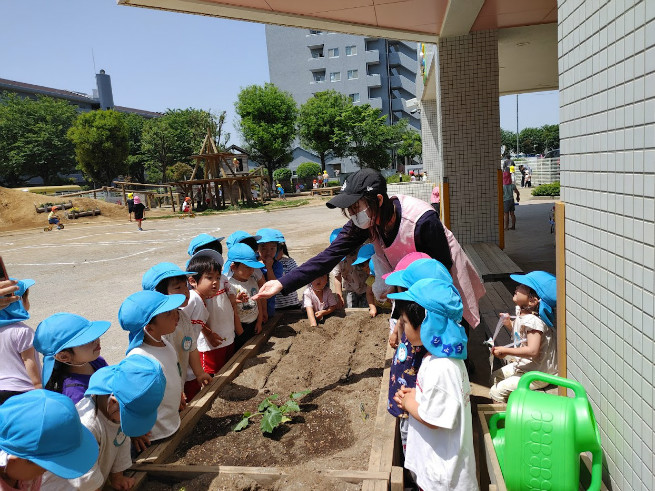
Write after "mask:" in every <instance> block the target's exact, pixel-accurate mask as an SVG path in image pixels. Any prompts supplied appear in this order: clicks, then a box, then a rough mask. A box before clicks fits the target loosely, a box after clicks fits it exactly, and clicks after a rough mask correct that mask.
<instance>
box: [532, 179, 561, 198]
mask: <svg viewBox="0 0 655 491" xmlns="http://www.w3.org/2000/svg"><path fill="white" fill-rule="evenodd" d="M532 196H559V181H555V182H553V183H551V184H541V185H540V186H537V187H536V188H534V189H533V190H532Z"/></svg>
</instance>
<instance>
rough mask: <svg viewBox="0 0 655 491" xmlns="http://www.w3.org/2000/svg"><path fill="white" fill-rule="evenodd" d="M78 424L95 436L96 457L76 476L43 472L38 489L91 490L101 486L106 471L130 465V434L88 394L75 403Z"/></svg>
mask: <svg viewBox="0 0 655 491" xmlns="http://www.w3.org/2000/svg"><path fill="white" fill-rule="evenodd" d="M75 408H76V409H77V413H78V414H79V415H80V420H81V421H82V424H83V425H84V426H86V427H87V428H88V429H89V431H91V433H93V436H94V437H95V438H96V441H97V442H98V447H99V453H98V460H97V462H96V463H95V464H93V467H91V469H89V471H88V472H87V473H86V474H84V475H83V476H82V477H78V478H77V479H68V480H67V479H64V478H62V477H59V476H56V475H55V474H52V473H50V472H46V473H45V474H44V475H43V481H42V483H41V490H42V491H73V490H81V491H95V490H96V489H101V488H102V486H103V484H104V483H105V481H106V480H107V479H108V478H109V474H113V473H115V472H123V471H125V470H127V469H129V468H130V467H131V466H132V457H131V455H130V437H129V436H127V435H125V433H123V432H122V431H121V425H120V423H114V422H113V421H110V420H109V419H107V417H106V416H105V415H104V414H103V413H102V412H101V411H100V410H99V409H97V408H96V404H95V402H94V400H93V398H92V397H83V398H82V399H80V401H79V402H78V403H77V404H76V405H75Z"/></svg>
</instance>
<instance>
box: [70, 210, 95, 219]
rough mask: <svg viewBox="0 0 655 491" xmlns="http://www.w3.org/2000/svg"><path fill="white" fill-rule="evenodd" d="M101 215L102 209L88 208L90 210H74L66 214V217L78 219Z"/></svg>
mask: <svg viewBox="0 0 655 491" xmlns="http://www.w3.org/2000/svg"><path fill="white" fill-rule="evenodd" d="M96 215H100V210H98V209H95V210H88V211H73V212H70V213H67V214H66V217H67V218H69V219H76V218H79V217H94V216H96Z"/></svg>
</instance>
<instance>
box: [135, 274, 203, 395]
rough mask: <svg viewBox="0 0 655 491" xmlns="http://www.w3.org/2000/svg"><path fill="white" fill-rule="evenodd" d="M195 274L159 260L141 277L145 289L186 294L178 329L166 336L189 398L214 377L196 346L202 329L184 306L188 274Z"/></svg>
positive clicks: (185, 303) (185, 392)
mask: <svg viewBox="0 0 655 491" xmlns="http://www.w3.org/2000/svg"><path fill="white" fill-rule="evenodd" d="M192 274H194V273H185V272H184V271H182V270H181V269H180V268H178V267H177V266H176V265H175V264H173V263H159V264H156V265H155V266H153V267H152V268H150V269H149V270H148V271H146V273H145V274H144V275H143V279H142V281H141V286H142V287H143V289H144V290H150V291H158V292H159V293H163V294H164V295H176V294H180V295H184V296H185V298H186V300H185V301H184V303H182V305H181V309H180V319H179V321H178V322H177V326H176V327H175V332H174V333H172V334H167V335H166V336H165V338H166V340H167V341H168V342H169V343H170V344H172V345H173V346H174V347H175V351H176V352H177V361H178V363H179V364H180V369H181V371H182V379H183V380H184V382H185V383H184V395H185V397H186V400H187V402H188V401H190V400H191V399H193V398H194V396H195V395H196V394H197V393H198V392H199V391H200V389H201V388H202V386H204V385H207V384H208V383H209V382H210V381H211V377H210V376H209V375H207V374H206V373H205V372H204V371H203V369H202V364H201V363H200V355H199V354H198V348H197V342H198V334H199V329H196V328H195V327H194V325H192V324H191V318H190V317H189V316H188V315H187V314H185V313H184V310H183V308H184V307H185V306H186V305H187V304H188V302H189V287H188V285H187V276H191V275H192Z"/></svg>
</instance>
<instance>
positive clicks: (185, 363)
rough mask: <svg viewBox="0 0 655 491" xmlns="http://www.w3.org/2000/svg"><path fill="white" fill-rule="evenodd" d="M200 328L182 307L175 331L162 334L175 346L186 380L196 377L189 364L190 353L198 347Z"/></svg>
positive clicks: (183, 376)
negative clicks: (192, 321)
mask: <svg viewBox="0 0 655 491" xmlns="http://www.w3.org/2000/svg"><path fill="white" fill-rule="evenodd" d="M200 329H201V327H200V325H198V324H192V323H191V318H190V317H189V315H188V314H187V313H186V312H184V311H183V310H182V309H180V320H178V321H177V326H175V331H174V332H172V333H171V334H166V335H164V336H162V337H164V338H165V339H166V341H168V342H169V343H171V344H172V345H173V347H174V348H175V352H176V353H177V361H178V362H179V363H180V370H181V371H182V378H183V379H184V380H185V381H187V380H194V379H195V378H196V376H195V374H194V373H193V370H191V367H190V366H189V353H190V352H191V351H193V350H195V349H197V348H198V346H197V342H198V335H199V334H200ZM189 377H191V378H189Z"/></svg>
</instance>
